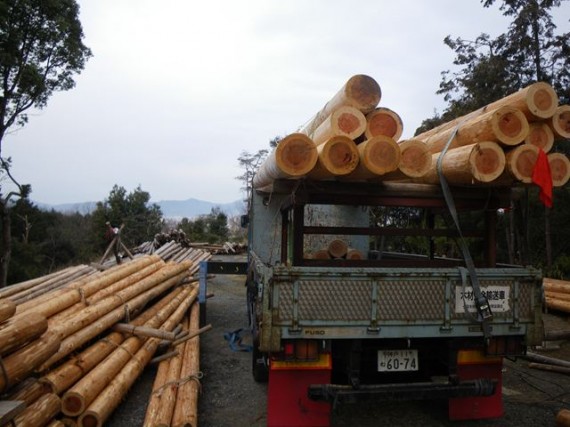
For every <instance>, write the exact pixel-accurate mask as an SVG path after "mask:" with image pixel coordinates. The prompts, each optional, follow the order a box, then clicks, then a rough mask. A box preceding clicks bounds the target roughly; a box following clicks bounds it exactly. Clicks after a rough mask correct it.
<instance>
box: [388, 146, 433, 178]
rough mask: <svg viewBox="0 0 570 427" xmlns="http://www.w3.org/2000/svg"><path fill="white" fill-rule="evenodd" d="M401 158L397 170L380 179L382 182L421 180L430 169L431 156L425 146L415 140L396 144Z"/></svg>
mask: <svg viewBox="0 0 570 427" xmlns="http://www.w3.org/2000/svg"><path fill="white" fill-rule="evenodd" d="M398 146H399V147H400V152H401V157H400V163H399V164H398V169H397V170H395V171H394V172H390V173H389V174H386V175H385V176H384V177H382V180H383V181H399V180H407V179H408V178H421V177H422V176H424V175H425V174H426V173H428V171H429V170H430V168H431V167H432V154H431V153H430V152H429V151H428V149H427V146H426V144H425V143H424V142H423V141H419V140H417V139H408V140H406V141H400V142H398Z"/></svg>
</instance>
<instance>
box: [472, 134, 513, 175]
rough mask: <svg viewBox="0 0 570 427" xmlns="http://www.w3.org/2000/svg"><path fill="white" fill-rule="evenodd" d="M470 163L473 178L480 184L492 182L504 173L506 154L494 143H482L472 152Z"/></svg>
mask: <svg viewBox="0 0 570 427" xmlns="http://www.w3.org/2000/svg"><path fill="white" fill-rule="evenodd" d="M469 163H470V164H471V169H472V171H473V178H475V179H476V180H478V181H479V182H491V181H493V180H495V179H497V178H498V177H499V176H500V175H501V174H502V173H503V171H504V168H505V153H504V152H503V150H502V149H501V147H499V146H498V145H497V144H495V143H494V142H481V143H479V144H477V146H476V147H475V149H474V150H473V151H472V152H471V156H470V157H469Z"/></svg>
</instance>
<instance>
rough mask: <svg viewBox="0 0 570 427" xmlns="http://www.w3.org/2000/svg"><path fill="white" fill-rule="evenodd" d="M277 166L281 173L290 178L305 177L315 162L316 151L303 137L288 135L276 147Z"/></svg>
mask: <svg viewBox="0 0 570 427" xmlns="http://www.w3.org/2000/svg"><path fill="white" fill-rule="evenodd" d="M277 153H278V164H279V166H280V169H281V171H282V172H283V173H284V174H286V175H289V176H291V177H295V176H301V175H305V174H306V173H307V172H309V171H310V170H311V169H312V168H313V166H314V165H315V163H316V161H317V150H316V147H315V145H314V144H313V143H312V141H311V140H310V139H309V138H307V137H306V136H305V135H303V136H301V135H299V134H293V135H290V138H289V139H287V138H285V139H283V140H282V141H281V142H280V143H279V145H278V146H277Z"/></svg>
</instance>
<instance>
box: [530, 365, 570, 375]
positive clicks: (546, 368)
mask: <svg viewBox="0 0 570 427" xmlns="http://www.w3.org/2000/svg"><path fill="white" fill-rule="evenodd" d="M528 367H529V368H532V369H540V370H541V371H550V372H557V373H559V374H566V375H570V368H566V367H564V366H556V365H548V364H546V363H535V362H531V363H529V364H528Z"/></svg>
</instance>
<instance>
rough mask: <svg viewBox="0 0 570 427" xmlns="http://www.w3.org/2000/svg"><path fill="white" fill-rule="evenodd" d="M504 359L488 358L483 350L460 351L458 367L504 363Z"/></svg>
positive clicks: (458, 353)
mask: <svg viewBox="0 0 570 427" xmlns="http://www.w3.org/2000/svg"><path fill="white" fill-rule="evenodd" d="M502 362H503V358H502V357H497V356H488V355H486V354H485V352H484V351H483V350H471V349H469V350H459V351H458V352H457V364H458V365H487V364H498V363H502Z"/></svg>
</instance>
